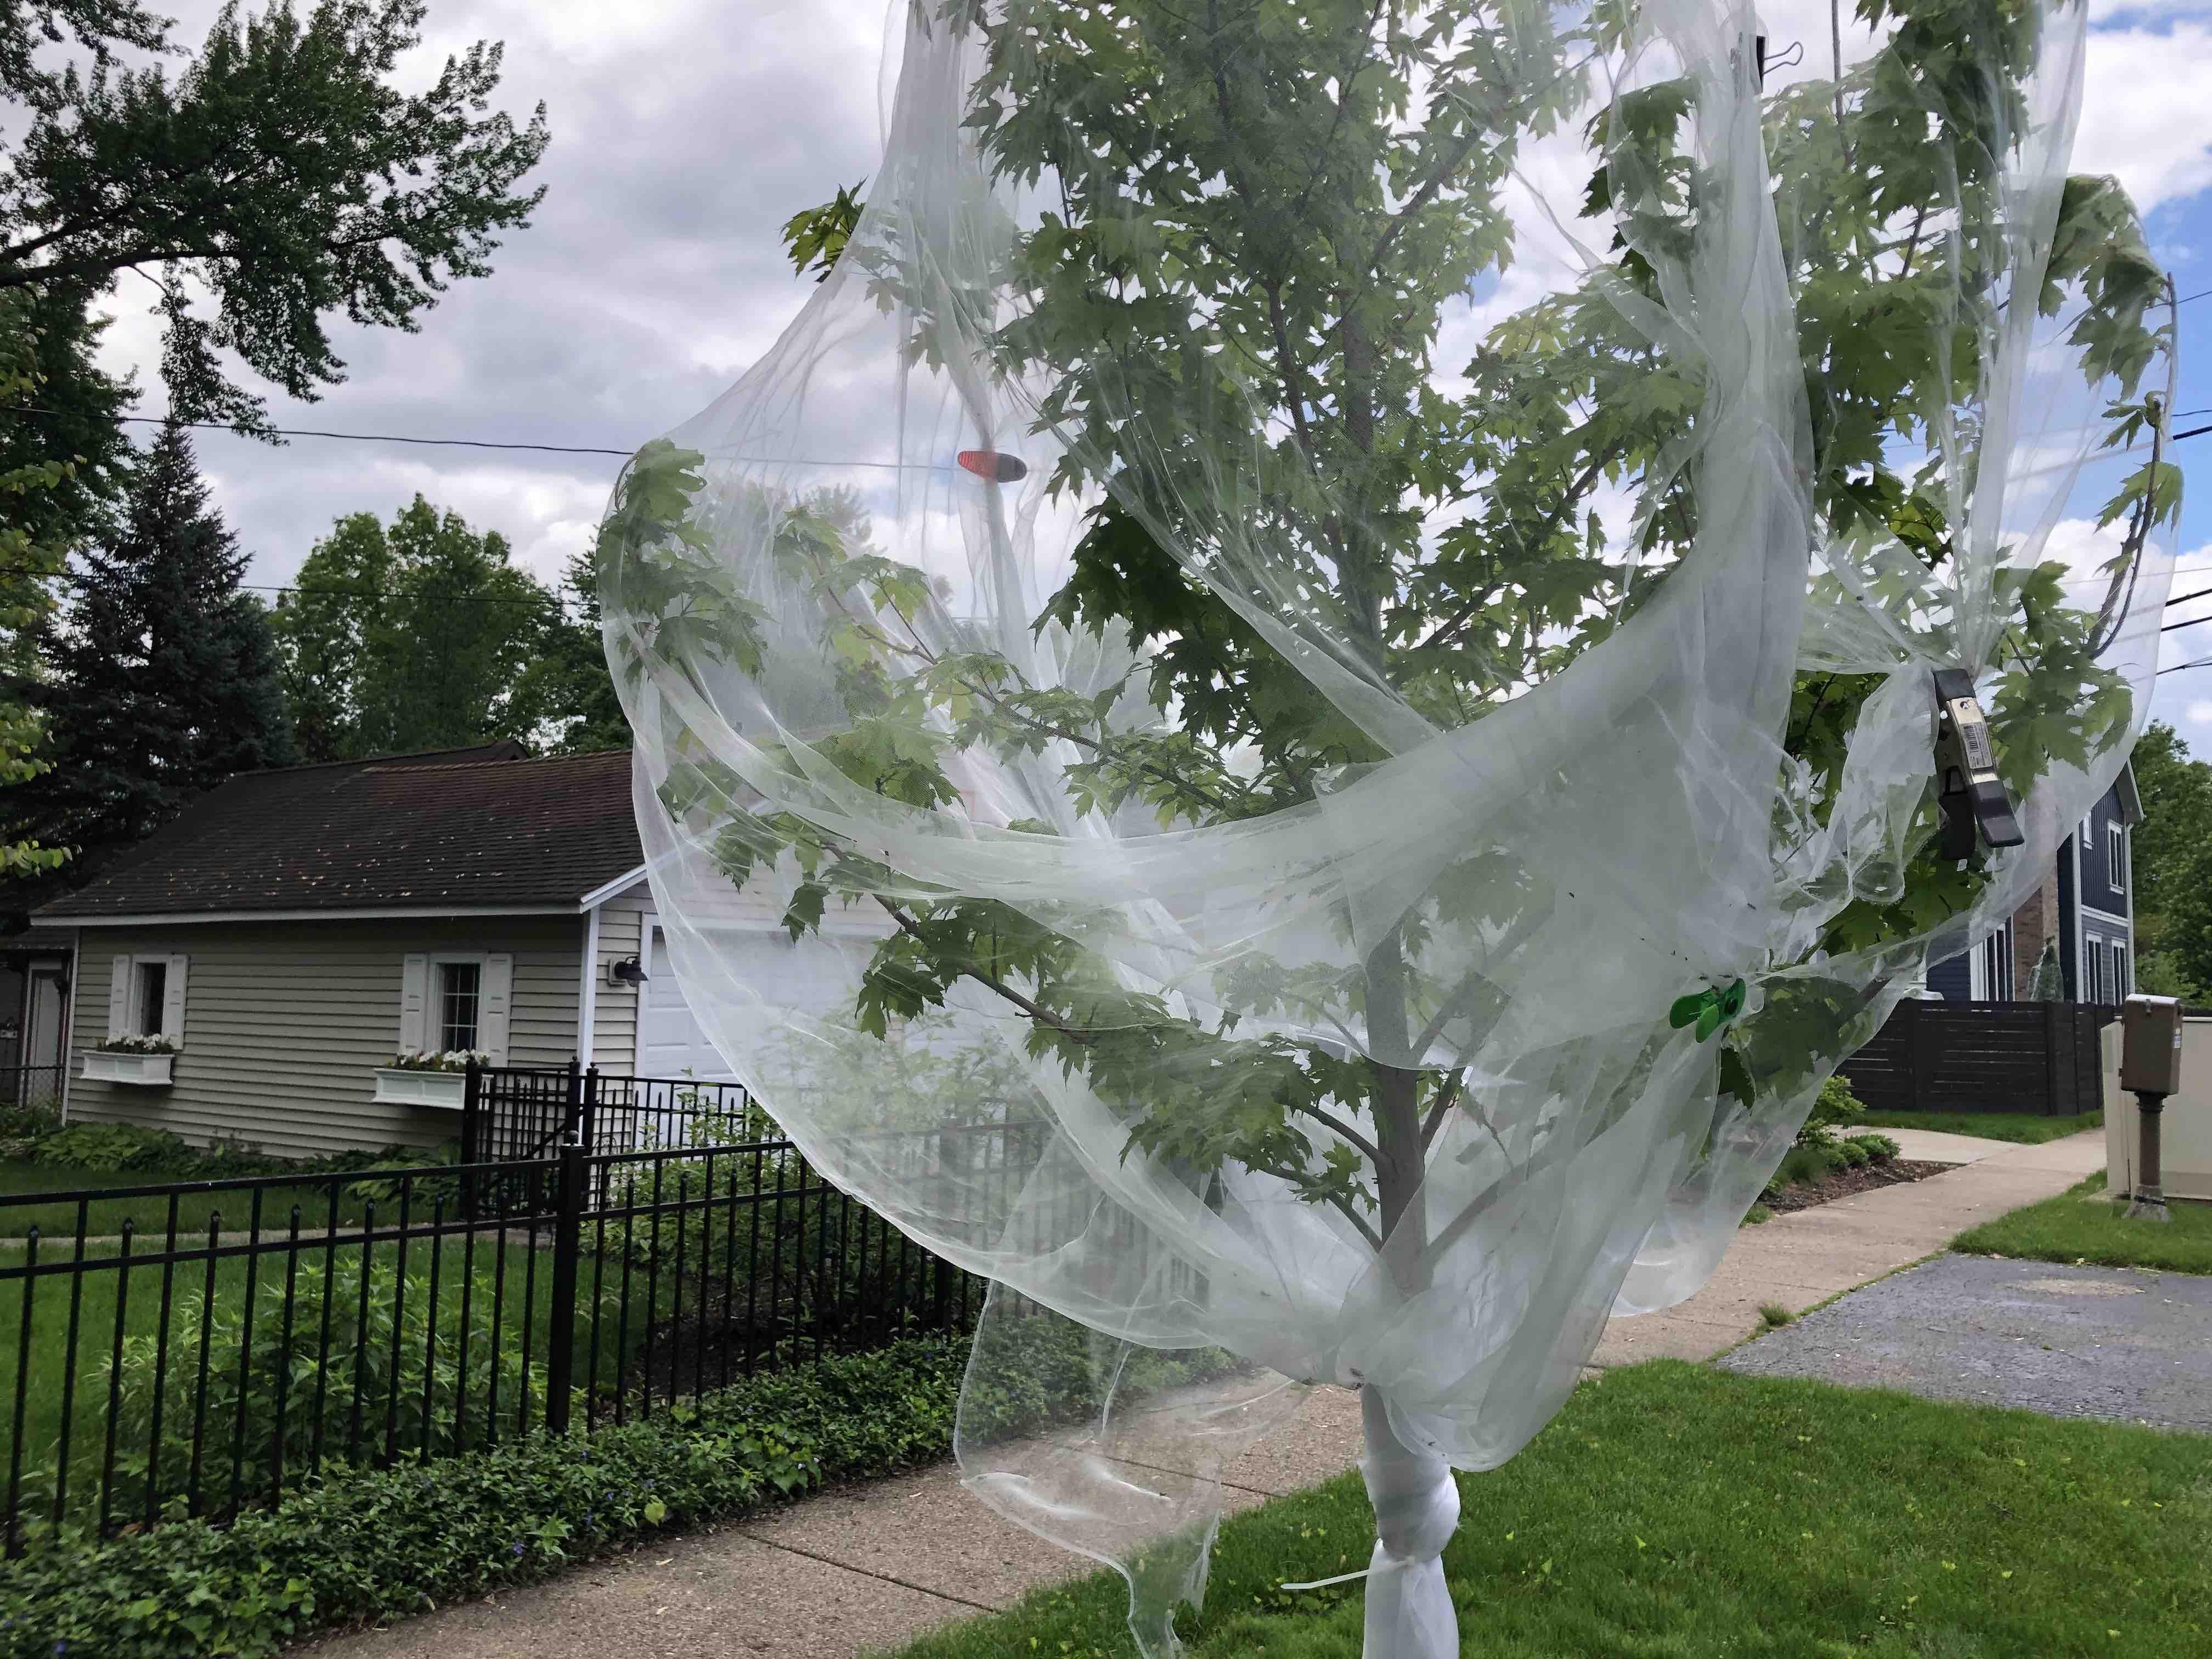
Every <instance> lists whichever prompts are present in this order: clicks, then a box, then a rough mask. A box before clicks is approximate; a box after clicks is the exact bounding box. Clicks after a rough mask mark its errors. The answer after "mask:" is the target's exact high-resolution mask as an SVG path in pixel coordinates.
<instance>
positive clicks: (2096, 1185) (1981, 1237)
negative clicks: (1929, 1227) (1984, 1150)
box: [1951, 1171, 2212, 1273]
mask: <svg viewBox="0 0 2212 1659" xmlns="http://www.w3.org/2000/svg"><path fill="white" fill-rule="evenodd" d="M2166 1211H2167V1213H2168V1214H2169V1215H2170V1216H2171V1217H2172V1219H2171V1220H2169V1221H2167V1222H2166V1223H2165V1224H2164V1225H2160V1224H2159V1223H2158V1222H2155V1221H2130V1220H2129V1219H2128V1218H2127V1217H2126V1215H2125V1214H2124V1213H2123V1212H2122V1207H2121V1206H2119V1205H2118V1204H2116V1203H2114V1202H2113V1201H2112V1199H2111V1198H2109V1197H2107V1196H2106V1193H2105V1177H2104V1175H2103V1173H2102V1172H2101V1171H2100V1172H2099V1173H2098V1174H2096V1175H2093V1176H2090V1177H2089V1178H2088V1179H2087V1181H2085V1182H2081V1184H2080V1185H2079V1186H2077V1187H2075V1188H2071V1189H2070V1190H2069V1191H2067V1192H2063V1193H2061V1194H2059V1195H2058V1196H2057V1197H2056V1198H2046V1199H2045V1200H2043V1202H2042V1203H2040V1204H2030V1205H2028V1206H2026V1207H2025V1208H2022V1209H2018V1210H2015V1211H2013V1212H2011V1213H2010V1214H2009V1215H2001V1216H1999V1217H1998V1218H1996V1220H1995V1221H1984V1223H1983V1224H1982V1225H1980V1226H1978V1227H1975V1228H1972V1229H1971V1230H1970V1231H1966V1232H1963V1233H1960V1235H1959V1236H1958V1237H1956V1238H1954V1239H1953V1240H1952V1241H1951V1248H1952V1249H1954V1250H1965V1251H1967V1252H1969V1253H1971V1254H1972V1255H2015V1256H2026V1257H2027V1258H2029V1259H2030V1260H2032V1261H2086V1262H2089V1263H2091V1264H2093V1266H2096V1267H2162V1268H2165V1269H2166V1271H2168V1272H2170V1273H2212V1204H2197V1203H2191V1202H2190V1201H2188V1200H2185V1199H2176V1200H2173V1201H2172V1202H2171V1203H2169V1204H2168V1205H2167V1206H2166Z"/></svg>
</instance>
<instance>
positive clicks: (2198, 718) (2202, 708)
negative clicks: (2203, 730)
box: [2184, 697, 2212, 726]
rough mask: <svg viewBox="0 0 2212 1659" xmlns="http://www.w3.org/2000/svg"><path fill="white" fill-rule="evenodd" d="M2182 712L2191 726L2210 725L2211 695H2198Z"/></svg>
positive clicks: (2211, 717) (2211, 714) (2211, 713)
mask: <svg viewBox="0 0 2212 1659" xmlns="http://www.w3.org/2000/svg"><path fill="white" fill-rule="evenodd" d="M2184 713H2185V714H2187V715H2188V717H2189V723H2190V724H2191V726H2212V697H2199V698H2198V699H2197V701H2196V702H2192V703H2191V704H2190V705H2189V707H2188V708H2187V709H2185V711H2184Z"/></svg>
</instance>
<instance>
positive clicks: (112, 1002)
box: [107, 957, 131, 1037]
mask: <svg viewBox="0 0 2212 1659" xmlns="http://www.w3.org/2000/svg"><path fill="white" fill-rule="evenodd" d="M130 1024H131V958H130V957H116V958H115V961H114V963H113V965H112V968H111V969H110V975H109V978H108V981H107V1035H108V1036H112V1037H119V1036H122V1035H123V1034H124V1033H125V1031H126V1030H129V1028H130Z"/></svg>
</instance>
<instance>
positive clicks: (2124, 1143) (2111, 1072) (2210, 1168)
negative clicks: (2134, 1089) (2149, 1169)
mask: <svg viewBox="0 0 2212 1659" xmlns="http://www.w3.org/2000/svg"><path fill="white" fill-rule="evenodd" d="M2121 1035H2122V1034H2121V1029H2120V1022H2119V1021H2118V1020H2114V1021H2113V1022H2112V1024H2110V1025H2107V1026H2106V1027H2105V1030H2104V1032H2103V1036H2104V1056H2105V1170H2106V1176H2105V1181H2106V1187H2107V1188H2109V1189H2110V1190H2112V1192H2115V1193H2131V1192H2133V1191H2134V1190H2135V1189H2136V1156H2137V1154H2138V1153H2139V1152H2140V1151H2141V1150H2142V1136H2141V1133H2139V1131H2138V1130H2137V1128H2136V1097H2134V1096H2133V1095H2131V1094H2130V1093H2129V1092H2128V1091H2126V1090H2124V1089H2123V1088H2121V1087H2120V1051H2121ZM2180 1060H2181V1087H2180V1088H2179V1090H2178V1091H2175V1092H2173V1093H2171V1094H2169V1095H2167V1096H2166V1110H2165V1113H2164V1114H2163V1119H2162V1121H2161V1122H2160V1126H2159V1138H2160V1148H2159V1164H2160V1177H2161V1179H2160V1183H2159V1184H2160V1189H2161V1190H2162V1191H2163V1192H2164V1193H2165V1194H2166V1197H2168V1198H2193V1199H2197V1200H2203V1201H2206V1202H2212V1019H2204V1018H2194V1017H2191V1018H2184V1019H2183V1021H2182V1023H2181V1056H2180Z"/></svg>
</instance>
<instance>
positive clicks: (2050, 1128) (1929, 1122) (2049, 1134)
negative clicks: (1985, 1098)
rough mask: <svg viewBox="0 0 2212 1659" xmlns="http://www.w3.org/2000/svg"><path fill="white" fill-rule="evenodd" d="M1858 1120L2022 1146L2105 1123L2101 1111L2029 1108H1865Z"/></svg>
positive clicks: (1868, 1124)
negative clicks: (2063, 1113) (2068, 1113)
mask: <svg viewBox="0 0 2212 1659" xmlns="http://www.w3.org/2000/svg"><path fill="white" fill-rule="evenodd" d="M1858 1121H1859V1122H1860V1123H1861V1124H1862V1125H1863V1126H1864V1127H1867V1128H1869V1129H1928V1130H1932V1131H1933V1132H1935V1133H1937V1134H1946V1135H1975V1136H1978V1137H1979V1138H1980V1139H1984V1140H2011V1141H2017V1142H2018V1143H2019V1144H2020V1145H2021V1146H2041V1145H2042V1144H2043V1143H2044V1142H2045V1141H2046V1140H2063V1139H2065V1138H2066V1137H2067V1136H2068V1135H2078V1134H2080V1133H2081V1132H2082V1131H2083V1130H2084V1129H2101V1128H2103V1127H2105V1115H2104V1114H2103V1113H2102V1112H2082V1113H2080V1114H2079V1115H2075V1116H2073V1117H2039V1116H2037V1115H2034V1114H2033V1113H2030V1112H1868V1113H1866V1114H1864V1115H1863V1116H1861V1117H1860V1119H1859V1120H1858Z"/></svg>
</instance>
